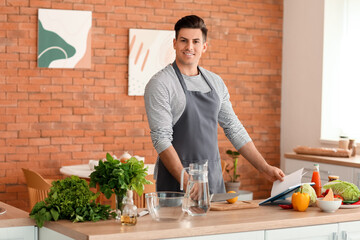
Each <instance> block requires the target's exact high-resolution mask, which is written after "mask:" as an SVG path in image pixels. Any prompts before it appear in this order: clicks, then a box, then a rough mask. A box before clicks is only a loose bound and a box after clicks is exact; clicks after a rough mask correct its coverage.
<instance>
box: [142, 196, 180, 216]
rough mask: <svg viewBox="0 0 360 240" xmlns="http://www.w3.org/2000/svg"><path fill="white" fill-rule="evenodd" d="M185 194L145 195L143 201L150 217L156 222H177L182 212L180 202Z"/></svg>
mask: <svg viewBox="0 0 360 240" xmlns="http://www.w3.org/2000/svg"><path fill="white" fill-rule="evenodd" d="M184 195H185V193H182V192H153V193H146V194H145V199H146V204H147V208H148V210H149V213H150V215H151V217H152V218H153V219H154V220H156V221H169V220H170V221H171V220H172V221H178V220H180V219H181V218H182V217H183V215H184V212H183V211H182V202H183V199H184Z"/></svg>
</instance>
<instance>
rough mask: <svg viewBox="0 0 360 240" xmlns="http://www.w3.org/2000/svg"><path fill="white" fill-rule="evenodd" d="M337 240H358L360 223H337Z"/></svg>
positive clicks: (359, 238)
mask: <svg viewBox="0 0 360 240" xmlns="http://www.w3.org/2000/svg"><path fill="white" fill-rule="evenodd" d="M338 240H360V221H358V222H343V223H339V238H338Z"/></svg>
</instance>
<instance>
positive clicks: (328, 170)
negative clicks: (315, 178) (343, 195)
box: [285, 158, 360, 184]
mask: <svg viewBox="0 0 360 240" xmlns="http://www.w3.org/2000/svg"><path fill="white" fill-rule="evenodd" d="M314 163H316V162H310V161H302V160H297V159H289V158H285V174H289V173H292V172H294V171H296V170H299V169H300V168H304V173H305V172H306V174H305V175H304V176H303V178H302V182H303V183H304V182H311V177H312V172H313V166H314ZM319 169H320V177H321V183H322V184H325V183H327V182H328V181H329V180H328V176H329V175H337V176H339V177H340V179H341V180H343V181H348V182H354V179H353V178H354V176H353V175H354V168H352V167H344V166H339V165H333V164H327V163H319ZM359 174H360V170H359ZM355 180H356V179H355Z"/></svg>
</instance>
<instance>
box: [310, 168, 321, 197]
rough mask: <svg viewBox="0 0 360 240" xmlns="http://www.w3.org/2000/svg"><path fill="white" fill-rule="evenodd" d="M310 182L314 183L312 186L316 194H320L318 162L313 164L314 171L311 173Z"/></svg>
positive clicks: (318, 195)
mask: <svg viewBox="0 0 360 240" xmlns="http://www.w3.org/2000/svg"><path fill="white" fill-rule="evenodd" d="M311 182H313V183H315V185H313V186H312V187H313V188H314V190H315V192H316V196H317V197H320V196H321V179H320V172H319V164H318V163H315V164H314V171H313V174H312V178H311Z"/></svg>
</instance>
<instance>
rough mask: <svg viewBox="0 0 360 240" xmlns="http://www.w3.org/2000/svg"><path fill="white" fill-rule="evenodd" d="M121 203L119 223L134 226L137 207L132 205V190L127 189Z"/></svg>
mask: <svg viewBox="0 0 360 240" xmlns="http://www.w3.org/2000/svg"><path fill="white" fill-rule="evenodd" d="M123 203H124V204H123V209H122V212H121V225H127V226H134V225H135V224H136V222H137V219H136V218H137V207H136V206H135V205H134V200H133V191H132V190H127V192H126V198H124V202H123Z"/></svg>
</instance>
